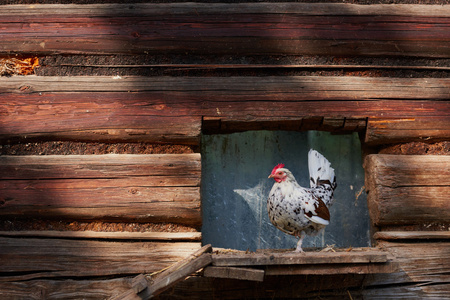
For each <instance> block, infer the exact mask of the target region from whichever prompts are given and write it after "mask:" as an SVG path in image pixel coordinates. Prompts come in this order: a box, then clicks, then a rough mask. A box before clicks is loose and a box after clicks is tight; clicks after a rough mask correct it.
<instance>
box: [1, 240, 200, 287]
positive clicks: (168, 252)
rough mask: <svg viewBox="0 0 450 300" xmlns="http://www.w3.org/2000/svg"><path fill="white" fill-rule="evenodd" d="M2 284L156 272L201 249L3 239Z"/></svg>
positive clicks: (162, 244)
mask: <svg viewBox="0 0 450 300" xmlns="http://www.w3.org/2000/svg"><path fill="white" fill-rule="evenodd" d="M0 247H1V249H2V254H1V256H0V260H1V264H2V276H0V281H18V280H29V279H38V278H56V277H73V278H77V277H78V278H83V277H90V276H92V277H96V276H99V277H100V276H118V275H121V276H123V275H128V276H129V275H134V274H139V273H152V272H155V271H158V270H160V269H163V268H165V267H168V266H170V265H171V264H173V263H175V262H177V261H178V260H181V259H183V258H184V257H186V256H188V255H189V254H190V253H192V252H194V251H195V250H197V249H199V248H200V243H198V242H191V243H189V242H185V243H184V242H178V243H170V242H131V243H130V242H117V241H115V242H108V241H92V240H85V241H78V240H66V239H38V238H6V237H2V238H0Z"/></svg>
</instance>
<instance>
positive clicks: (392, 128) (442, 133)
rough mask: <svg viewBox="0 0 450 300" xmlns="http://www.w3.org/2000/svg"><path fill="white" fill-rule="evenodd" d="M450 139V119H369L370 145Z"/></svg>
mask: <svg viewBox="0 0 450 300" xmlns="http://www.w3.org/2000/svg"><path fill="white" fill-rule="evenodd" d="M449 137H450V117H449V115H448V114H447V117H442V118H409V119H369V120H368V123H367V131H366V137H365V142H366V143H367V144H368V145H378V144H387V143H391V144H393V143H402V142H407V141H427V142H432V141H440V140H446V139H448V138H449Z"/></svg>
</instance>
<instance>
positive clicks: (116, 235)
mask: <svg viewBox="0 0 450 300" xmlns="http://www.w3.org/2000/svg"><path fill="white" fill-rule="evenodd" d="M0 236H3V237H35V238H38V237H40V238H63V239H106V240H140V241H201V238H202V233H201V232H128V231H127V232H118V231H115V232H100V231H56V230H27V231H0Z"/></svg>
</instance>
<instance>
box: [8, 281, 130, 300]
mask: <svg viewBox="0 0 450 300" xmlns="http://www.w3.org/2000/svg"><path fill="white" fill-rule="evenodd" d="M131 280H132V279H131V277H126V276H124V277H120V278H113V279H108V278H105V279H97V278H90V279H87V278H84V279H80V280H76V279H73V278H72V279H62V278H55V279H53V280H52V279H41V280H28V281H15V282H0V297H1V299H48V300H56V299H90V300H94V299H109V298H110V297H111V296H114V295H117V294H121V293H123V292H125V291H126V290H128V289H129V288H130V285H131Z"/></svg>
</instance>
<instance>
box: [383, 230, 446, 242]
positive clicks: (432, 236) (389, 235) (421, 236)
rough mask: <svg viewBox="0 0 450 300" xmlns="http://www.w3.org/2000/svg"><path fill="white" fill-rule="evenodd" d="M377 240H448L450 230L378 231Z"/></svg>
mask: <svg viewBox="0 0 450 300" xmlns="http://www.w3.org/2000/svg"><path fill="white" fill-rule="evenodd" d="M374 239H377V240H448V239H450V231H379V232H376V233H375V234H374Z"/></svg>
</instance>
